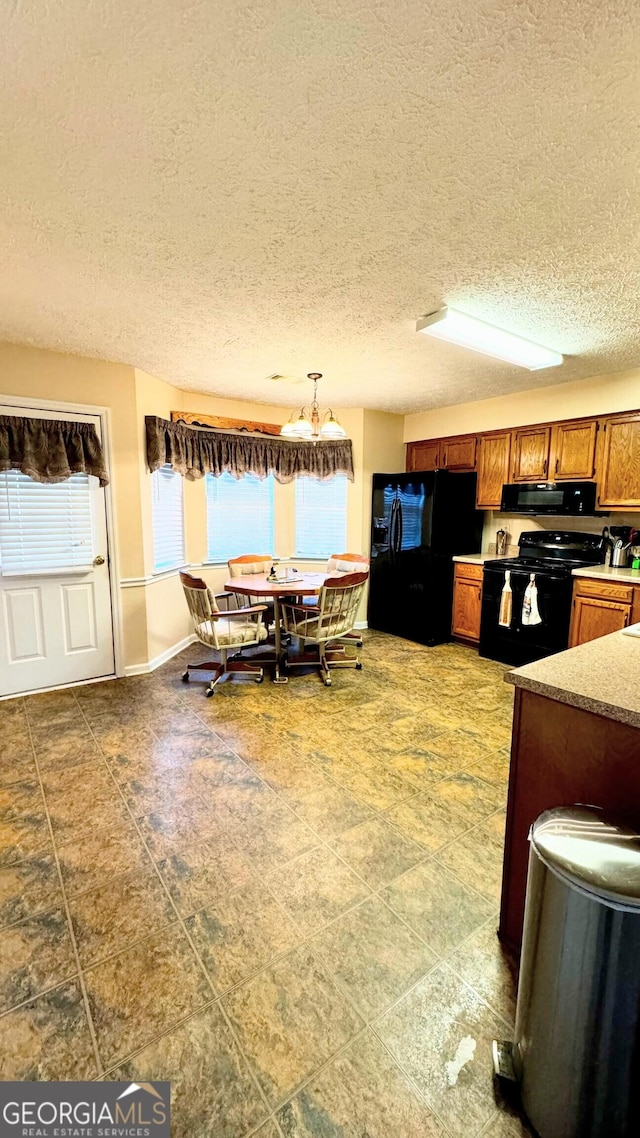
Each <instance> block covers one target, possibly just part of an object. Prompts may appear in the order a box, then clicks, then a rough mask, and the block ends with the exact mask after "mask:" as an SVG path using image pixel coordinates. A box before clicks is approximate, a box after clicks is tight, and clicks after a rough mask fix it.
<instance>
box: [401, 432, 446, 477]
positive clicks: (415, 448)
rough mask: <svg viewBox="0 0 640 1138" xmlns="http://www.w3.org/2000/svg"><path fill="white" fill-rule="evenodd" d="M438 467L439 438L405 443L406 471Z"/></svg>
mask: <svg viewBox="0 0 640 1138" xmlns="http://www.w3.org/2000/svg"><path fill="white" fill-rule="evenodd" d="M439 467H440V439H427V440H425V441H424V442H419V443H407V471H411V470H438V469H439Z"/></svg>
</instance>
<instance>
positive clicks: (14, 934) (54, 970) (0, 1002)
mask: <svg viewBox="0 0 640 1138" xmlns="http://www.w3.org/2000/svg"><path fill="white" fill-rule="evenodd" d="M76 971H77V967H76V962H75V957H74V955H73V949H72V946H71V938H70V936H69V930H68V928H67V919H66V917H65V915H64V911H63V909H55V910H54V911H53V912H47V913H38V914H37V915H36V916H34V917H29V919H28V920H26V921H22V922H21V923H20V924H18V925H11V926H10V927H9V928H6V929H5V930H4V931H3V932H1V933H0V1013H2V1012H6V1011H8V1009H9V1008H13V1007H15V1005H16V1004H21V1003H22V1002H23V1001H24V1000H30V999H31V998H32V997H33V996H37V995H38V993H39V992H42V991H44V989H45V988H52V987H53V986H54V985H56V984H60V983H61V982H62V981H63V980H67V979H68V978H69V977H70V976H72V975H73V974H74V973H75V972H76Z"/></svg>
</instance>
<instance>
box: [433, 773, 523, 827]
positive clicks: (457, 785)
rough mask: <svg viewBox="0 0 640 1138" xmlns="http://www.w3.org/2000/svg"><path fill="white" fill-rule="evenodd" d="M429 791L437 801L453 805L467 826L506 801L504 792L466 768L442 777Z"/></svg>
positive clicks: (497, 808) (473, 823)
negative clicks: (447, 776) (450, 775)
mask: <svg viewBox="0 0 640 1138" xmlns="http://www.w3.org/2000/svg"><path fill="white" fill-rule="evenodd" d="M430 793H431V795H432V796H433V798H434V799H436V800H437V801H439V802H442V803H445V802H446V803H449V804H450V805H451V806H452V807H455V809H456V811H457V813H458V814H460V815H461V816H462V817H463V818H464V819H465V821H466V822H467V826H475V825H476V823H477V822H479V821H480V820H481V818H485V817H488V815H489V814H494V813H495V811H496V810H499V809H500V807H501V806H504V805H505V801H506V794H505V793H504V792H502V791H500V790H497V789H496V788H495V787H494V786H492V785H491V784H490V783H489V782H485V780H484V779H483V778H478V777H477V775H475V774H472V773H471V772H470V771H468V770H466V771H459V772H458V774H455V775H453V776H452V777H451V778H445V779H443V781H442V782H440V783H438V785H437V787H434V788H433V790H432V791H431V792H430ZM452 837H453V835H452Z"/></svg>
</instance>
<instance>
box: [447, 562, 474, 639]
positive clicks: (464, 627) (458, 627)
mask: <svg viewBox="0 0 640 1138" xmlns="http://www.w3.org/2000/svg"><path fill="white" fill-rule="evenodd" d="M481 602H482V585H481V583H480V581H472V580H468V579H466V578H464V577H457V576H456V578H455V582H454V587H453V620H452V622H451V631H452V633H453V635H454V636H460V637H462V638H463V639H465V640H472V641H474V642H477V641H478V640H479V639H480V609H481Z"/></svg>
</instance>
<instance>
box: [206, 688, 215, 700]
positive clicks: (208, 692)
mask: <svg viewBox="0 0 640 1138" xmlns="http://www.w3.org/2000/svg"><path fill="white" fill-rule="evenodd" d="M204 694H205V695H206V697H207V699H211V696H212V695H215V694H216V693H215V688H207V690H206V691H205V693H204Z"/></svg>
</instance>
